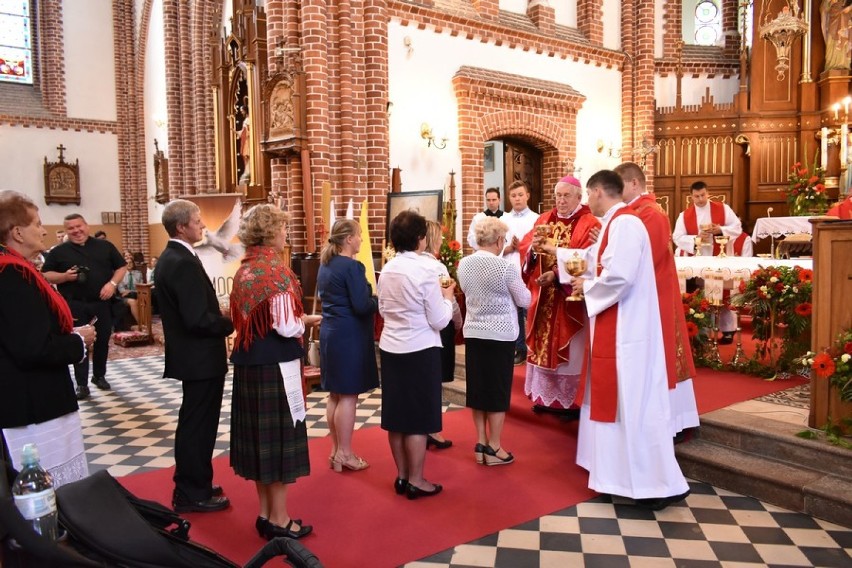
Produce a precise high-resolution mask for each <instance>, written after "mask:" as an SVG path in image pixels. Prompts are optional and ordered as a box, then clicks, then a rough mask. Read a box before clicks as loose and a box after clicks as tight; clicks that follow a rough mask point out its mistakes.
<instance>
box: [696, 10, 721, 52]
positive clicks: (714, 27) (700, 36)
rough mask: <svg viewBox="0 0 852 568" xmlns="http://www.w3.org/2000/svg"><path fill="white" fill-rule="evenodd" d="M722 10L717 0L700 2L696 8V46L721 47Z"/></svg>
mask: <svg viewBox="0 0 852 568" xmlns="http://www.w3.org/2000/svg"><path fill="white" fill-rule="evenodd" d="M721 37H722V10H721V9H720V8H719V3H718V2H717V1H716V0H699V2H698V4H696V6H695V44H696V45H719V40H720V39H721Z"/></svg>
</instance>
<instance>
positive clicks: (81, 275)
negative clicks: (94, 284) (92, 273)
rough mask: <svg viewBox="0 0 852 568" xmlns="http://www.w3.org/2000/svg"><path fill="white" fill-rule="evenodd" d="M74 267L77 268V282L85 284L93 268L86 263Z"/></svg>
mask: <svg viewBox="0 0 852 568" xmlns="http://www.w3.org/2000/svg"><path fill="white" fill-rule="evenodd" d="M74 268H76V269H77V282H79V283H80V284H85V283H86V280H88V279H89V270H91V269H90V268H89V267H88V266H85V265H79V264H78V265H76V266H75V267H74Z"/></svg>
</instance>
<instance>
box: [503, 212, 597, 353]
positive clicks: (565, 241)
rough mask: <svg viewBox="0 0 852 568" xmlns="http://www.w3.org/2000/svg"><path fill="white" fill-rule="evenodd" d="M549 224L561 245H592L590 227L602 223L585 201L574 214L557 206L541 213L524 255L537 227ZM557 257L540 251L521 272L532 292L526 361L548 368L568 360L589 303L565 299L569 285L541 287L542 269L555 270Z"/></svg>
mask: <svg viewBox="0 0 852 568" xmlns="http://www.w3.org/2000/svg"><path fill="white" fill-rule="evenodd" d="M540 225H547V226H548V227H549V231H548V238H549V239H550V240H551V242H552V243H553V244H555V245H556V246H557V247H560V248H577V249H579V248H586V247H588V246H590V245H591V244H592V243H591V240H590V238H589V233H590V231H591V230H592V229H593V228H595V227H600V226H601V224H600V222H599V221H598V220H597V219H596V218H595V216H594V215H592V214H591V212H590V211H589V208H588V206H586V205H582V206H580V208H579V209H577V211H575V212H574V214H573V215H571V216H570V217H568V218H567V219H566V218H560V217H559V216H558V215H557V214H556V209H553V210H552V211H550V212H549V213H544V214H543V215H540V216H539V218H538V219H537V220H536V222H535V225H533V229H532V230H531V231H530V232H529V233H527V235H526V236H525V237H524V239H523V240H522V241H521V244H520V247H519V248H520V254H521V258H522V259H527V260H528V259H529V258H530V249H531V247H532V240H533V237H534V236H535V234H536V227H538V226H540ZM555 268H556V258H555V257H553V256H551V255H547V254H539V255H538V259H537V260H536V261H535V262H527V266H526V270H524V273H523V274H522V276H523V278H524V282H526V283H527V287H528V288H529V289H530V292H531V293H532V302H530V307H529V312H528V314H527V328H526V342H527V350H528V353H527V361H528V362H530V363H532V364H533V365H538V366H539V367H544V368H545V369H556V367H557V366H558V365H559V364H560V363H566V362H567V361H568V345H569V343H570V342H571V338H572V337H574V335H576V333H577V332H578V331H580V330H581V329H583V326H584V325H585V320H586V316H585V311H586V307H585V305H583V303H582V302H566V301H565V298H567V297H568V296H569V295H570V294H571V289H570V287H568V288H567V290H566V288H565V287H563V286H558V285H553V286H546V287H545V288H541V287H540V286H539V285H538V284H537V283H536V280H537V279H538V277H539V276H541V275H542V273H543V272H546V271H548V270H551V271H552V270H555Z"/></svg>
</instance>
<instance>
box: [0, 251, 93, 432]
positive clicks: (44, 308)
mask: <svg viewBox="0 0 852 568" xmlns="http://www.w3.org/2000/svg"><path fill="white" fill-rule="evenodd" d="M0 290H2V293H0V428H15V427H18V426H26V425H27V424H39V423H41V422H46V421H48V420H53V419H54V418H58V417H60V416H64V415H65V414H68V413H69V412H74V411H75V410H77V398H76V397H75V396H74V386H73V382H72V381H71V375H70V374H69V373H68V365H69V364H70V363H77V362H78V361H80V359H82V358H83V353H84V347H83V340H82V339H80V336H78V335H76V334H73V333H62V332H61V330H60V328H59V319H58V318H57V317H56V314H54V313H53V312H52V311H51V310H50V308H49V307H48V305H47V302H46V301H45V300H44V298H43V297H42V295H41V292H40V291H39V289H38V288H37V287H36V285H35V284H34V283H32V282H28V281H27V280H25V279H24V277H23V275H22V274H21V273H20V272H19V271H18V270H16V269H15V267H13V266H9V267H7V268H6V269H5V270H3V271H0Z"/></svg>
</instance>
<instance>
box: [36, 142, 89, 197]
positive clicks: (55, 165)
mask: <svg viewBox="0 0 852 568" xmlns="http://www.w3.org/2000/svg"><path fill="white" fill-rule="evenodd" d="M57 149H58V150H59V161H58V162H48V161H47V156H45V158H44V202H45V203H47V204H48V205H50V204H51V203H62V204H66V205H70V204H74V205H80V160H75V162H74V163H73V164H72V163H70V162H66V161H65V146H63V145H62V144H60V145H59V147H58V148H57Z"/></svg>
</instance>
